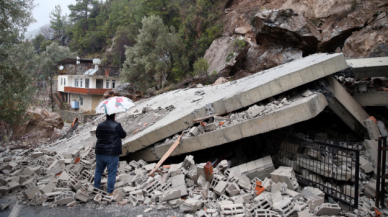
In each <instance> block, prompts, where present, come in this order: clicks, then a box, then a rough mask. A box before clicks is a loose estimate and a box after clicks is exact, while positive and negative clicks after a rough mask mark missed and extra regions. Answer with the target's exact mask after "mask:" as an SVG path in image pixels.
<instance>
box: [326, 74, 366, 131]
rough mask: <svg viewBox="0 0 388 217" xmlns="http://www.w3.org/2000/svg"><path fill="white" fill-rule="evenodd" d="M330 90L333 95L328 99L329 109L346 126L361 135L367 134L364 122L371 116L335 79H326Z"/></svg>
mask: <svg viewBox="0 0 388 217" xmlns="http://www.w3.org/2000/svg"><path fill="white" fill-rule="evenodd" d="M326 81H327V82H328V84H329V86H328V89H329V91H331V92H332V93H333V96H332V97H328V100H327V101H328V103H329V108H330V109H331V110H332V111H333V112H334V113H335V114H337V115H338V117H339V118H340V119H341V120H342V121H344V122H345V124H346V125H347V126H348V127H349V128H350V129H352V130H353V131H355V132H356V133H358V134H360V135H364V134H366V129H365V123H364V120H365V119H367V118H368V117H369V116H370V115H368V113H366V111H365V110H364V109H363V108H362V107H361V105H360V104H358V103H357V101H356V100H354V98H353V97H352V96H351V95H350V94H349V93H348V92H347V91H346V90H345V88H344V87H342V85H341V84H340V83H339V82H338V81H337V80H336V79H335V78H334V77H333V76H328V77H327V78H326Z"/></svg>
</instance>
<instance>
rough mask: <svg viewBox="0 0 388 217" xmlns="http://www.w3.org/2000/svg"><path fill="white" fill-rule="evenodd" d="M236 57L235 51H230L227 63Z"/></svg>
mask: <svg viewBox="0 0 388 217" xmlns="http://www.w3.org/2000/svg"><path fill="white" fill-rule="evenodd" d="M233 56H234V52H233V51H230V52H229V53H228V55H227V56H226V62H229V61H230V59H231V58H233Z"/></svg>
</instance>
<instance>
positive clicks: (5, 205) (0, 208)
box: [0, 203, 9, 211]
mask: <svg viewBox="0 0 388 217" xmlns="http://www.w3.org/2000/svg"><path fill="white" fill-rule="evenodd" d="M8 206H9V203H2V204H0V210H2V211H3V210H5V209H7V208H8Z"/></svg>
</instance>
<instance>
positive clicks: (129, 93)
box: [113, 83, 143, 101]
mask: <svg viewBox="0 0 388 217" xmlns="http://www.w3.org/2000/svg"><path fill="white" fill-rule="evenodd" d="M113 92H114V94H115V95H116V96H125V97H128V98H130V99H132V100H133V101H137V100H139V99H140V98H142V97H143V92H142V91H140V90H139V89H137V87H136V86H135V85H134V84H131V83H125V84H120V85H118V86H117V87H116V88H115V89H114V90H113Z"/></svg>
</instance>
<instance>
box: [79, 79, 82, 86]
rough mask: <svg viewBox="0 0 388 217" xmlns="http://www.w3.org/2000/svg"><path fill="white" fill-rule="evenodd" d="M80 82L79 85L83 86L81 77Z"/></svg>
mask: <svg viewBox="0 0 388 217" xmlns="http://www.w3.org/2000/svg"><path fill="white" fill-rule="evenodd" d="M79 81H80V82H79V83H80V85H79V87H82V78H81V79H79Z"/></svg>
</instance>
